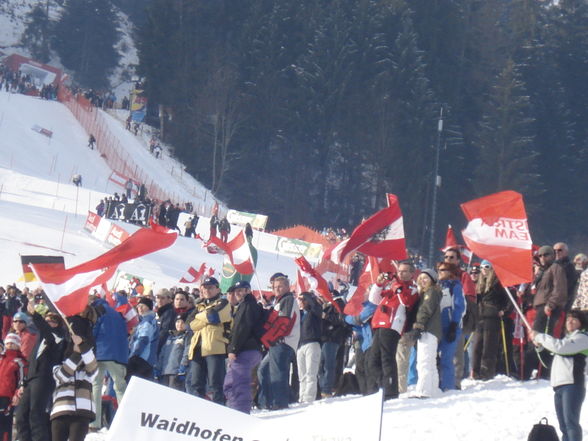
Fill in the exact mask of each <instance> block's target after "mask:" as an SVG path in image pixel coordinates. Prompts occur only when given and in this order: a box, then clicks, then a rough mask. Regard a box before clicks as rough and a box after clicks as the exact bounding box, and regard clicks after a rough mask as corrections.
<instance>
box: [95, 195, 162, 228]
mask: <svg viewBox="0 0 588 441" xmlns="http://www.w3.org/2000/svg"><path fill="white" fill-rule="evenodd" d="M152 208H153V207H152V206H151V205H147V204H142V203H138V204H134V203H133V204H129V203H124V202H118V201H108V202H107V203H106V212H105V216H106V218H107V219H112V220H120V221H124V222H131V223H134V224H143V225H147V224H148V223H149V217H150V216H151V209H152Z"/></svg>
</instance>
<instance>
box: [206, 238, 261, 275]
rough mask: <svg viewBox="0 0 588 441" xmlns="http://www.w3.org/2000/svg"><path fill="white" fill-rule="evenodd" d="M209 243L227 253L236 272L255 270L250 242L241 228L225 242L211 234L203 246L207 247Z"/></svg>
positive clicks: (243, 272)
mask: <svg viewBox="0 0 588 441" xmlns="http://www.w3.org/2000/svg"><path fill="white" fill-rule="evenodd" d="M211 243H212V244H214V245H216V246H217V247H219V248H220V249H221V250H223V251H224V252H225V253H226V254H227V256H228V257H229V260H230V261H231V265H233V266H234V267H235V269H236V270H237V272H239V273H241V274H253V273H254V272H255V264H254V263H253V253H252V251H251V244H250V243H249V240H247V236H245V230H241V231H240V232H239V234H237V235H236V236H235V237H234V238H232V239H231V240H230V241H229V242H226V243H225V242H223V241H222V240H220V239H219V238H218V237H216V236H211V238H210V239H209V241H208V243H207V244H205V246H207V247H208V246H209V245H210V244H211Z"/></svg>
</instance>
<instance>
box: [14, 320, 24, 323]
mask: <svg viewBox="0 0 588 441" xmlns="http://www.w3.org/2000/svg"><path fill="white" fill-rule="evenodd" d="M12 323H26V322H25V321H24V320H12Z"/></svg>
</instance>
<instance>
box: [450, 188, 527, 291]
mask: <svg viewBox="0 0 588 441" xmlns="http://www.w3.org/2000/svg"><path fill="white" fill-rule="evenodd" d="M461 209H462V210H463V212H464V214H465V216H466V218H467V219H468V221H469V223H468V225H467V227H466V229H465V230H463V231H462V235H463V238H464V240H465V242H466V244H467V246H468V247H469V248H470V249H471V250H472V251H473V252H474V253H476V255H478V256H480V257H481V258H482V259H486V260H489V261H490V262H491V263H492V266H493V267H494V271H495V272H496V276H497V277H498V279H499V280H500V283H502V285H503V286H512V285H518V284H519V283H526V282H530V281H531V280H533V257H532V246H533V242H532V241H531V235H530V233H529V226H528V224H527V213H526V211H525V204H524V202H523V196H522V195H521V194H520V193H517V192H514V191H503V192H500V193H495V194H491V195H489V196H485V197H483V198H479V199H475V200H473V201H470V202H466V203H464V204H461Z"/></svg>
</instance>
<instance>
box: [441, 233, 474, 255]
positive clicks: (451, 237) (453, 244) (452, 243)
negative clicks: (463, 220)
mask: <svg viewBox="0 0 588 441" xmlns="http://www.w3.org/2000/svg"><path fill="white" fill-rule="evenodd" d="M450 248H456V249H457V250H458V251H459V253H460V254H461V260H463V261H464V262H465V263H470V261H471V260H472V252H471V250H470V249H469V248H468V247H466V246H465V245H460V244H459V243H457V239H456V237H455V232H454V231H453V228H452V227H451V225H448V226H447V234H446V235H445V246H444V247H443V248H442V249H441V251H443V252H446V251H447V250H448V249H450Z"/></svg>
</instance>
